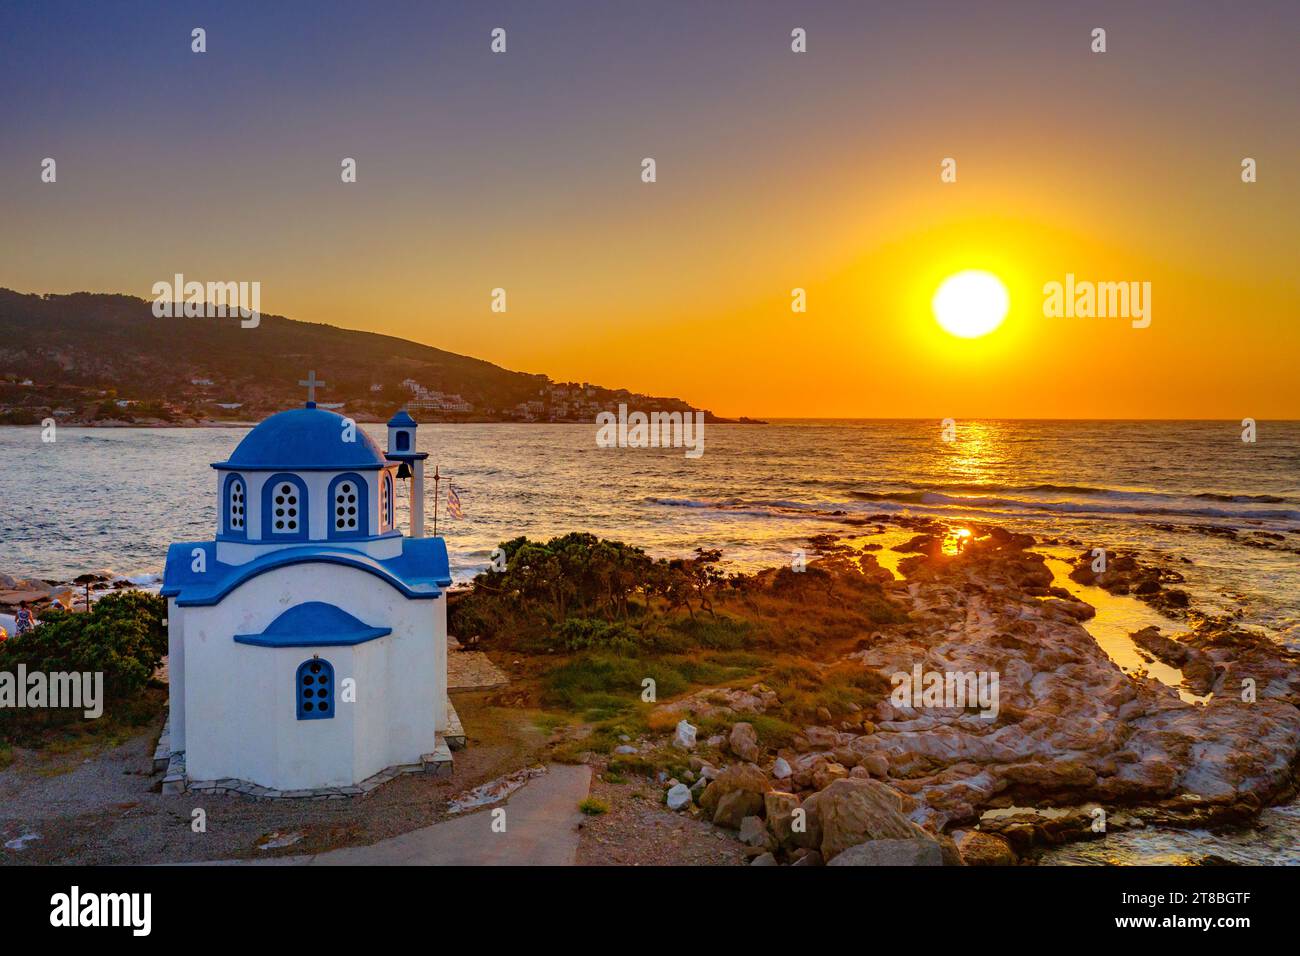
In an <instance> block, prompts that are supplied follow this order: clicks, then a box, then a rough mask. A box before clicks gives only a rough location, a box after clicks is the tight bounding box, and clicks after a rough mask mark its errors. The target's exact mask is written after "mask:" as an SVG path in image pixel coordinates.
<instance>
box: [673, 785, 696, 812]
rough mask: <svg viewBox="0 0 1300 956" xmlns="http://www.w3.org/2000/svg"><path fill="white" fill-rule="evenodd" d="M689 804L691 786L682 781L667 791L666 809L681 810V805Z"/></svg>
mask: <svg viewBox="0 0 1300 956" xmlns="http://www.w3.org/2000/svg"><path fill="white" fill-rule="evenodd" d="M690 805H691V788H690V787H688V786H686V784H684V783H679V784H677V786H675V787H672V788H670V789H669V791H668V809H669V810H681V809H682V808H683V807H689V806H690Z"/></svg>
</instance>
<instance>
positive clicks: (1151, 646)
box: [629, 522, 1300, 865]
mask: <svg viewBox="0 0 1300 956" xmlns="http://www.w3.org/2000/svg"><path fill="white" fill-rule="evenodd" d="M921 524H924V522H922V523H920V524H915V523H914V528H915V529H916V530H918V531H919V533H918V534H917V536H916V537H915V538H913V539H912V540H911V541H909V542H907V543H906V544H905V545H900V546H899V547H898V548H897V549H896V550H899V551H904V552H907V553H909V556H908V557H906V558H903V559H902V560H901V561H900V562H899V565H898V567H899V571H900V572H901V573H902V575H903V579H902V580H895V579H894V578H893V575H892V574H890V573H889V572H888V571H885V570H884V569H882V568H880V566H879V564H878V563H877V560H876V557H875V556H874V554H873V553H872V551H871V550H856V551H854V552H852V553H851V555H850V556H849V557H850V559H851V560H852V561H855V562H857V563H858V564H859V565H860V566H861V568H862V569H863V571H864V573H866V574H867V575H868V576H870V577H872V579H873V580H875V581H877V582H878V583H880V585H881V586H882V588H883V589H884V591H885V593H886V594H887V595H888V597H889V598H890V600H892V601H894V602H895V603H896V604H897V605H898V606H899V607H900V608H902V609H903V610H905V611H906V615H907V617H906V621H905V622H903V623H899V624H893V625H887V626H882V627H880V628H879V629H878V630H876V631H873V632H872V633H871V634H869V635H866V636H864V637H863V638H862V639H861V640H860V641H859V642H858V645H859V646H858V648H857V649H856V650H854V651H852V652H851V653H848V654H846V655H844V656H843V657H842V658H841V659H840V660H838V661H834V662H825V663H823V664H821V665H819V666H821V667H825V668H830V667H835V666H843V665H844V664H845V663H847V662H853V663H856V664H858V665H860V666H862V667H865V668H867V669H869V670H870V671H873V672H875V673H876V674H878V675H879V676H880V680H881V682H882V685H884V686H886V687H887V686H888V684H889V683H890V676H891V675H894V674H909V673H912V672H913V671H914V669H915V668H918V667H919V669H920V670H921V671H924V672H926V673H938V674H953V673H983V674H996V675H997V676H998V681H999V683H998V690H999V697H1000V704H999V707H998V708H997V714H996V717H993V718H990V717H989V716H981V715H980V714H979V713H978V712H977V711H976V709H975V708H973V707H970V706H965V707H953V706H949V707H945V706H913V705H912V704H901V705H900V704H899V703H898V702H897V701H896V700H890V699H880V700H878V701H877V702H876V703H875V704H874V706H873V707H870V708H860V709H859V710H858V711H856V712H854V713H853V714H852V715H851V719H848V720H840V721H838V722H835V721H833V720H831V715H830V714H829V713H828V712H827V713H824V714H822V715H819V716H823V717H825V718H826V719H825V720H824V721H823V722H821V723H818V724H814V725H809V726H806V727H803V728H801V732H800V733H799V734H798V735H797V736H796V737H795V739H794V741H793V743H792V745H791V746H789V747H783V748H778V749H763V748H760V747H759V746H758V744H757V741H756V739H755V734H754V732H753V726H752V722H755V721H757V720H760V719H761V718H762V715H763V714H764V712H765V711H767V710H768V709H769V708H770V707H771V706H772V705H773V703H774V700H773V697H774V695H773V694H772V693H771V691H770V690H769V689H768V688H766V687H765V686H764V685H761V684H758V685H753V686H750V687H748V688H744V689H731V690H726V691H722V692H718V691H714V692H710V693H704V694H698V695H692V696H691V697H688V698H685V699H683V700H681V701H677V702H675V703H673V704H668V705H665V707H669V708H673V709H674V711H675V715H676V716H679V717H680V719H681V722H680V723H679V724H678V726H677V732H676V734H675V735H674V738H673V740H672V741H663V740H655V739H647V740H643V741H639V742H638V744H637V746H636V748H635V749H636V750H637V751H639V752H641V751H653V750H655V749H657V748H663V747H674V746H675V747H676V748H678V749H680V750H686V751H689V765H690V771H689V772H688V774H686V775H684V776H685V777H686V778H687V779H682V780H679V779H669V780H665V781H664V784H665V787H666V799H667V801H668V805H669V807H670V808H673V809H676V810H679V811H681V812H686V813H691V814H694V815H698V816H700V817H703V818H705V819H708V820H711V821H712V822H713V823H714V824H716V825H718V826H722V827H726V828H728V829H734V830H736V831H737V832H738V833H739V835H740V839H741V840H742V842H744V843H745V844H746V845H747V847H748V850H747V853H748V855H749V856H751V857H752V858H753V860H754V862H756V863H768V864H774V863H793V864H797V865H813V864H817V863H823V862H825V863H831V864H836V861H837V860H839V861H840V862H839V863H838V864H837V865H847V864H849V863H855V864H872V863H884V862H889V863H902V862H910V863H940V862H943V863H956V862H966V863H977V864H982V863H1011V862H1015V861H1016V860H1018V859H1022V858H1024V857H1025V856H1026V855H1030V856H1031V855H1032V852H1033V851H1034V850H1035V848H1037V847H1042V846H1051V845H1058V844H1061V843H1064V842H1068V841H1071V840H1079V839H1096V838H1099V837H1102V836H1103V835H1104V834H1105V833H1106V832H1114V831H1120V830H1124V829H1130V828H1135V827H1143V826H1149V825H1165V826H1180V827H1205V826H1218V825H1224V824H1237V823H1242V822H1246V821H1249V820H1251V819H1253V818H1254V817H1256V816H1257V815H1258V813H1259V812H1260V810H1261V809H1262V808H1263V807H1265V806H1268V805H1271V804H1274V803H1277V802H1280V801H1283V800H1286V799H1289V798H1290V797H1292V796H1293V795H1294V794H1295V792H1296V776H1295V774H1296V766H1297V759H1298V758H1300V709H1298V705H1300V655H1297V654H1295V653H1294V652H1291V651H1288V650H1286V649H1285V648H1282V647H1280V646H1279V645H1277V644H1276V643H1274V642H1272V641H1270V640H1269V639H1268V638H1267V637H1265V636H1263V635H1260V634H1256V633H1253V632H1250V631H1246V630H1243V629H1240V628H1237V627H1235V626H1234V625H1233V623H1232V622H1231V621H1230V620H1225V619H1218V618H1210V617H1207V616H1204V615H1201V614H1198V613H1197V612H1196V610H1195V608H1194V607H1192V604H1191V601H1190V599H1189V598H1188V596H1187V595H1186V593H1185V592H1182V591H1180V590H1178V589H1177V588H1176V587H1174V585H1176V584H1178V583H1180V580H1181V579H1180V578H1179V577H1178V576H1177V574H1176V572H1174V571H1171V570H1170V569H1162V568H1154V567H1150V566H1144V565H1143V564H1141V563H1140V562H1139V561H1138V560H1137V558H1136V557H1134V556H1132V555H1115V556H1112V559H1111V561H1110V563H1109V565H1108V567H1107V570H1106V571H1105V572H1104V573H1101V574H1094V573H1093V572H1092V571H1091V566H1092V562H1093V561H1094V557H1095V555H1094V552H1093V551H1092V550H1091V549H1089V550H1087V551H1084V552H1083V553H1082V554H1081V555H1080V556H1079V557H1078V558H1077V559H1076V560H1075V561H1074V569H1075V570H1074V572H1073V573H1072V574H1071V577H1072V578H1074V579H1075V580H1083V581H1085V583H1088V584H1095V585H1097V586H1100V587H1103V588H1105V589H1106V590H1108V591H1110V592H1111V593H1117V594H1118V593H1122V594H1132V595H1133V596H1135V597H1138V598H1140V599H1142V600H1145V601H1147V602H1148V603H1150V604H1151V605H1152V606H1154V607H1157V608H1159V609H1160V610H1161V611H1162V613H1164V614H1166V615H1167V616H1168V617H1169V618H1170V621H1171V624H1175V625H1177V624H1185V625H1186V630H1185V631H1183V632H1181V633H1177V634H1174V635H1172V636H1170V635H1165V634H1162V633H1160V632H1159V631H1157V630H1156V629H1154V628H1149V629H1147V630H1146V631H1145V632H1139V633H1138V634H1135V635H1133V639H1134V641H1135V643H1136V644H1137V645H1138V647H1139V648H1141V649H1143V650H1144V651H1145V652H1146V653H1147V654H1149V655H1151V656H1152V657H1154V658H1156V659H1159V660H1161V661H1164V662H1165V663H1167V664H1169V665H1170V666H1172V667H1177V668H1180V669H1181V670H1182V673H1183V677H1184V682H1185V684H1186V685H1187V686H1188V687H1189V688H1191V689H1193V690H1194V691H1195V692H1196V693H1197V694H1199V695H1201V696H1204V695H1206V694H1212V695H1213V696H1212V697H1210V698H1209V700H1208V701H1206V702H1205V703H1203V704H1199V703H1198V704H1193V703H1187V702H1185V701H1184V700H1182V699H1181V698H1180V696H1179V694H1178V691H1177V689H1175V688H1173V687H1170V686H1168V685H1166V684H1162V683H1160V682H1159V681H1157V680H1155V679H1154V678H1151V677H1147V676H1145V675H1137V676H1131V675H1128V674H1125V673H1124V672H1122V671H1121V670H1120V668H1119V667H1118V666H1117V665H1116V664H1115V663H1114V662H1113V661H1111V660H1110V659H1109V658H1108V657H1107V655H1106V653H1105V652H1104V651H1103V650H1102V648H1101V647H1100V646H1099V645H1098V643H1097V642H1096V641H1095V640H1094V639H1093V637H1092V636H1091V635H1090V634H1089V633H1088V631H1087V630H1086V629H1085V628H1084V626H1083V623H1082V622H1084V621H1086V620H1088V619H1089V618H1090V617H1091V616H1092V615H1093V613H1094V609H1093V608H1092V607H1091V606H1090V605H1088V604H1086V603H1085V602H1083V601H1081V600H1079V599H1078V598H1076V597H1074V596H1073V595H1071V594H1070V593H1069V592H1068V591H1066V590H1064V589H1063V588H1060V587H1057V586H1055V585H1054V584H1053V575H1052V572H1051V570H1050V569H1049V568H1048V567H1047V565H1046V562H1045V559H1044V557H1043V556H1042V555H1041V554H1037V553H1035V552H1034V551H1032V550H1030V549H1031V548H1032V547H1034V546H1035V545H1036V544H1039V542H1036V541H1035V540H1034V538H1033V537H1032V536H1030V535H1022V534H1013V533H1010V532H1006V531H1004V530H1002V529H999V528H995V527H979V526H975V525H971V526H970V528H971V530H972V532H973V535H972V537H971V538H970V539H969V541H968V542H963V546H960V547H959V550H958V551H957V553H948V549H947V547H946V544H947V543H948V542H946V540H945V538H946V537H947V536H948V535H949V534H950V530H951V529H948V528H946V527H945V526H942V525H939V524H937V523H936V524H933V525H932V526H931V527H929V528H924V527H921ZM1075 544H1077V542H1076V543H1075ZM844 557H845V554H844V553H843V552H842V551H841V552H840V553H839V554H838V559H840V560H842V559H843V558H844ZM815 566H816V565H815V564H814V565H810V567H815ZM876 572H879V573H876ZM886 693H887V691H886ZM720 717H721V718H723V719H725V720H730V721H732V724H731V730H730V733H729V734H720V735H714V736H713V737H711V738H709V739H707V740H703V741H696V740H695V734H694V726H695V724H696V723H698V722H700V721H701V720H707V721H709V722H710V723H713V724H715V725H716V723H717V722H718V719H719V718H720ZM629 749H631V748H629ZM796 811H802V818H803V823H804V829H803V830H802V831H798V830H796V829H792V826H791V821H792V820H793V818H794V817H795V816H796ZM847 854H851V855H849V856H847V858H842V857H845V855H847Z"/></svg>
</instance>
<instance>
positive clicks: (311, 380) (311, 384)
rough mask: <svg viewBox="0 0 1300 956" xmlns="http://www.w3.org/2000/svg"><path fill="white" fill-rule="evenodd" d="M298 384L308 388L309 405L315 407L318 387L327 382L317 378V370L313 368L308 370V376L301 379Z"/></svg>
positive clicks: (322, 386) (323, 385)
mask: <svg viewBox="0 0 1300 956" xmlns="http://www.w3.org/2000/svg"><path fill="white" fill-rule="evenodd" d="M298 384H299V385H301V386H303V387H304V388H306V389H307V407H308V408H315V407H316V389H318V388H324V387H325V383H324V382H323V381H321V380H319V379H317V378H316V370H315V369H312V370H311V371H310V372H308V373H307V377H306V378H305V379H301V380H299V382H298Z"/></svg>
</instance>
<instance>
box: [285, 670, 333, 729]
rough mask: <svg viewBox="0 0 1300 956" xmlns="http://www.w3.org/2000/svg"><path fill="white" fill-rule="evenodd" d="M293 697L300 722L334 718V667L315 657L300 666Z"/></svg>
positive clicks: (296, 675)
mask: <svg viewBox="0 0 1300 956" xmlns="http://www.w3.org/2000/svg"><path fill="white" fill-rule="evenodd" d="M293 696H294V699H295V700H296V701H297V711H298V719H299V720H328V719H329V718H331V717H333V716H334V699H335V698H334V665H333V664H331V663H330V662H329V661H326V660H321V659H320V658H319V657H313V658H312V659H311V660H309V661H303V662H302V663H301V664H299V665H298V672H297V673H296V674H295V675H294V681H293Z"/></svg>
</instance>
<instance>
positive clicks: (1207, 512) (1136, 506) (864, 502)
mask: <svg viewBox="0 0 1300 956" xmlns="http://www.w3.org/2000/svg"><path fill="white" fill-rule="evenodd" d="M853 494H854V497H855V498H858V499H860V500H858V501H855V502H842V503H841V502H821V503H817V504H810V503H807V502H795V501H749V500H741V499H734V498H732V499H726V500H716V501H709V500H700V499H691V498H649V499H647V501H649V502H650V503H651V504H657V505H666V506H670V507H680V508H706V509H713V510H717V511H726V512H728V513H731V514H750V515H754V516H757V517H772V516H775V515H778V514H780V513H782V512H800V513H804V514H808V515H821V516H826V515H833V514H837V513H839V514H842V513H843V512H845V511H849V512H852V513H853V514H855V515H857V514H861V513H862V512H863V511H864V510H867V511H869V510H879V511H905V510H907V508H908V506H919V507H922V508H927V509H930V510H932V511H937V512H940V513H951V514H960V513H962V512H963V511H981V512H985V513H992V514H1002V515H1006V516H1007V517H1012V516H1021V517H1027V516H1030V515H1040V516H1045V517H1050V516H1052V515H1110V516H1116V517H1122V516H1126V515H1130V516H1134V517H1142V518H1152V517H1161V518H1213V519H1220V520H1230V521H1282V522H1297V523H1300V510H1290V509H1285V510H1284V509H1256V508H1215V507H1208V506H1204V507H1202V506H1196V505H1194V504H1191V500H1192V499H1188V498H1184V499H1182V500H1184V501H1188V502H1189V503H1188V505H1187V506H1186V507H1168V506H1166V505H1164V504H1156V503H1155V502H1149V503H1146V504H1142V503H1139V502H1137V501H1127V502H1126V501H1124V500H1122V499H1116V500H1104V499H1103V500H1096V501H1070V500H1065V501H1040V500H1033V499H1026V498H1007V497H1001V496H988V495H947V494H941V493H939V492H934V491H906V492H901V491H900V492H854V493H853ZM1170 497H1172V496H1170ZM1252 503H1256V504H1258V503H1259V502H1258V501H1252Z"/></svg>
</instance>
